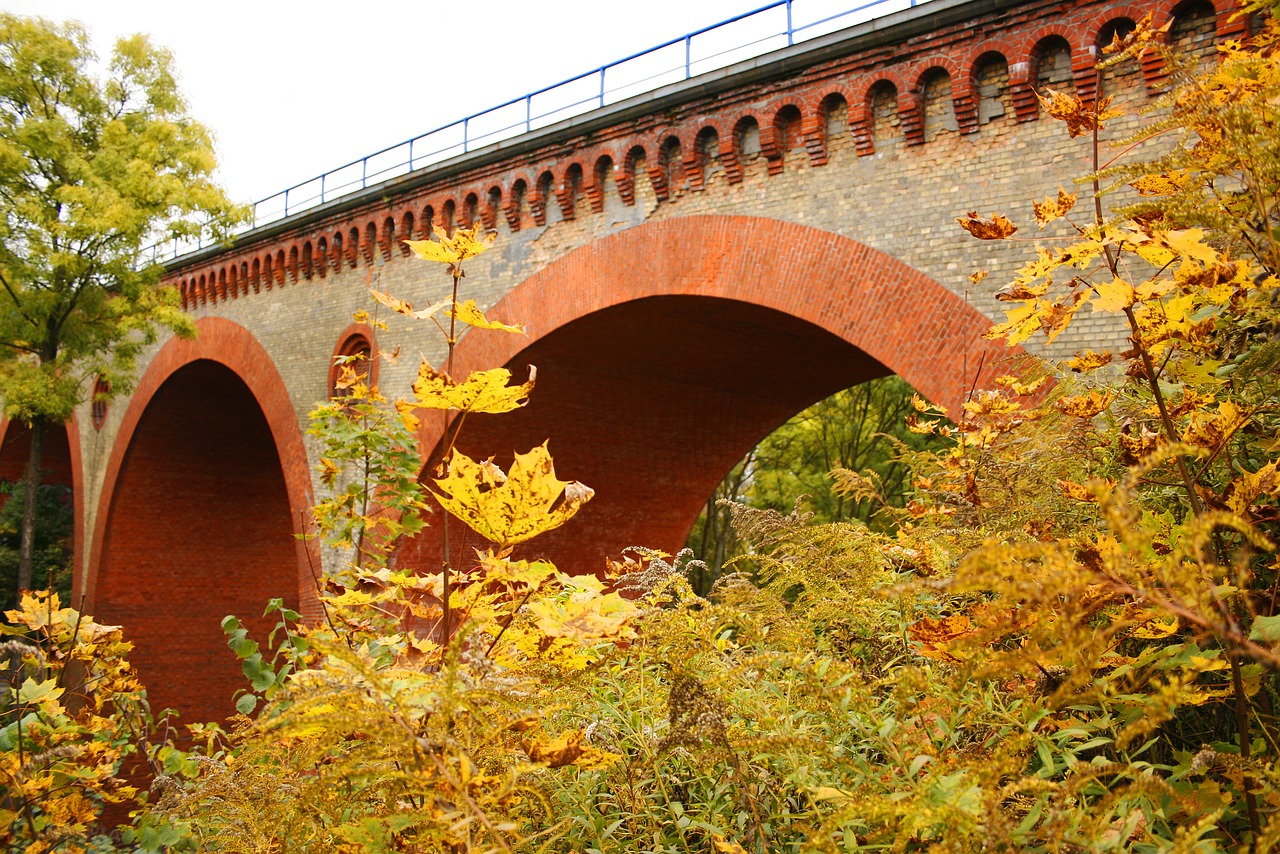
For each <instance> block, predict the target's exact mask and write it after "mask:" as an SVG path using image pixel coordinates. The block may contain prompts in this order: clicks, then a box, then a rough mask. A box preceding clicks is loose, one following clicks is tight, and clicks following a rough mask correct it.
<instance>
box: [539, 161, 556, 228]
mask: <svg viewBox="0 0 1280 854" xmlns="http://www.w3.org/2000/svg"><path fill="white" fill-rule="evenodd" d="M555 186H556V179H555V177H554V176H553V175H552V174H551V172H550V170H548V171H546V172H543V173H542V174H541V175H539V176H538V195H537V198H535V199H534V200H533V208H534V211H533V213H534V216H535V217H538V218H539V220H540V221H539V223H538V224H539V225H550V224H551V223H553V222H559V221H560V219H561V217H560V206H559V205H557V204H555Z"/></svg>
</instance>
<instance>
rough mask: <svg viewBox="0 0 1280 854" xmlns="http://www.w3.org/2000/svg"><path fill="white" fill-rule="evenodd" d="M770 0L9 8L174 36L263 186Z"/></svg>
mask: <svg viewBox="0 0 1280 854" xmlns="http://www.w3.org/2000/svg"><path fill="white" fill-rule="evenodd" d="M765 3H766V0H693V2H690V0H642V2H638V3H636V2H627V3H623V2H619V0H526V2H514V0H490V2H487V3H485V2H458V3H452V4H446V3H442V2H430V0H415V2H404V0H345V2H333V0H330V2H296V0H256V2H249V1H248V0H218V2H212V3H196V2H193V0H0V9H3V10H5V11H8V12H14V13H17V14H22V15H39V16H41V17H45V18H49V19H53V20H66V19H72V18H74V19H77V20H79V21H81V22H82V23H84V24H85V25H86V26H87V27H88V29H89V32H90V35H91V37H92V43H93V46H94V49H95V50H96V51H97V52H98V54H99V56H100V57H102V58H103V59H106V58H107V57H108V56H109V54H110V51H111V47H112V45H114V43H115V40H116V38H117V37H119V36H121V35H128V34H132V33H135V32H144V33H148V34H149V35H150V36H151V37H152V40H153V42H155V43H156V44H159V45H162V46H164V47H167V48H169V49H170V50H172V51H173V53H174V57H175V62H176V66H177V69H178V71H179V74H180V80H181V85H182V89H183V91H184V93H185V94H186V96H187V100H188V102H189V105H190V109H191V114H192V115H193V116H194V117H195V118H196V119H197V120H199V121H201V122H203V123H204V124H205V125H206V126H207V127H209V128H210V129H211V130H212V131H213V132H214V135H215V138H216V140H217V149H218V157H219V162H220V164H221V165H220V169H219V175H220V178H221V181H222V183H223V185H224V186H225V187H226V188H227V190H228V191H229V192H230V194H231V196H232V197H233V198H234V199H236V200H237V201H253V200H257V199H261V198H263V197H266V196H269V195H271V194H272V193H275V192H277V191H279V190H283V189H284V188H285V187H287V186H290V185H292V184H296V183H298V182H301V181H304V180H307V179H309V178H312V177H314V176H315V175H318V174H320V173H321V172H324V171H326V170H328V169H332V168H336V167H338V166H341V165H343V164H344V163H347V162H349V161H351V160H355V159H358V158H360V157H363V156H364V155H366V154H371V153H373V152H374V151H377V150H378V149H381V148H384V147H386V146H389V145H392V144H395V143H399V142H402V141H403V140H405V139H408V138H409V137H412V136H416V135H418V134H421V133H424V132H426V131H428V130H432V129H434V128H436V127H439V126H441V125H444V124H447V123H448V122H451V121H453V120H455V119H459V118H462V117H463V116H465V115H468V114H471V113H475V112H479V111H481V110H484V109H486V108H488V107H492V106H495V105H497V104H500V103H503V102H504V101H508V100H511V99H513V98H516V97H519V96H521V95H523V94H525V93H526V92H529V91H532V90H534V89H539V88H541V87H543V86H546V85H550V84H553V83H558V82H560V81H561V80H564V79H565V78H568V77H572V76H574V75H576V74H579V73H581V72H584V71H589V70H591V69H593V68H597V67H599V66H601V65H604V64H607V63H609V62H612V61H614V60H617V59H621V58H622V57H624V56H628V55H630V54H632V53H636V52H638V51H641V50H644V49H646V48H649V47H652V46H654V45H656V44H659V43H661V42H664V41H667V40H669V39H672V38H676V37H678V36H681V35H683V34H684V33H686V32H689V31H692V30H695V29H700V28H702V27H704V26H707V25H710V24H714V23H717V22H719V21H721V20H724V19H726V18H729V17H732V16H734V15H737V14H740V13H742V12H745V11H749V10H751V9H756V8H759V7H760V6H763V5H765ZM837 5H840V6H843V7H844V8H848V7H849V6H853V5H857V4H856V3H853V2H844V3H839V4H837Z"/></svg>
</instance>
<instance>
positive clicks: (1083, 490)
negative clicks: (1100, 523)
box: [1058, 480, 1098, 502]
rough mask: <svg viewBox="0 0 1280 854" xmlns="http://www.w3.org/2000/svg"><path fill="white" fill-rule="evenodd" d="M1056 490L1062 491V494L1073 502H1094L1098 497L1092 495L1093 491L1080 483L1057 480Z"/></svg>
mask: <svg viewBox="0 0 1280 854" xmlns="http://www.w3.org/2000/svg"><path fill="white" fill-rule="evenodd" d="M1058 489H1061V490H1062V494H1063V495H1065V496H1067V497H1068V498H1071V499H1074V500H1075V501H1087V502H1096V501H1097V500H1098V496H1096V495H1094V494H1093V490H1092V489H1090V488H1089V487H1087V486H1085V485H1084V484H1082V483H1073V482H1072V481H1069V480H1059V481H1058Z"/></svg>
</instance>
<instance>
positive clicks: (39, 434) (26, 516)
mask: <svg viewBox="0 0 1280 854" xmlns="http://www.w3.org/2000/svg"><path fill="white" fill-rule="evenodd" d="M45 426H46V423H45V419H44V416H40V415H38V416H36V417H35V418H33V419H32V420H31V453H30V454H28V455H27V470H26V472H25V473H24V474H23V476H22V482H23V487H22V489H23V492H22V545H21V550H20V551H19V553H18V590H17V593H15V594H14V606H15V607H16V606H17V604H18V603H19V602H21V600H22V591H23V590H30V589H31V576H32V567H33V564H34V563H35V549H36V499H37V498H38V497H39V495H40V481H41V475H42V474H43V471H42V469H41V466H42V465H43V463H44V433H45Z"/></svg>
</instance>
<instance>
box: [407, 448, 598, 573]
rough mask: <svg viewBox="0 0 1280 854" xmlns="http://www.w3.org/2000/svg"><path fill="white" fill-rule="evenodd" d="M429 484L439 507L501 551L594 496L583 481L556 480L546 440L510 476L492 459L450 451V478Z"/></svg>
mask: <svg viewBox="0 0 1280 854" xmlns="http://www.w3.org/2000/svg"><path fill="white" fill-rule="evenodd" d="M430 485H431V487H432V490H433V492H434V493H435V496H436V499H437V500H438V501H439V502H440V506H442V507H443V508H444V509H445V510H447V511H448V512H450V513H452V514H453V515H454V516H456V517H458V518H459V519H461V520H462V521H463V522H465V523H466V524H467V525H468V526H469V527H471V529H472V530H474V531H475V532H476V533H477V534H479V535H480V536H482V537H484V538H485V539H486V540H489V541H490V542H494V543H498V544H499V545H500V546H502V547H504V548H505V547H506V546H512V545H515V544H516V543H522V542H524V541H525V540H528V539H530V538H532V537H536V536H537V535H538V534H541V533H543V532H544V531H550V530H551V529H553V528H558V527H559V526H561V525H563V524H564V523H565V522H568V521H569V520H570V519H571V518H573V516H574V514H575V513H577V512H578V509H579V508H580V507H581V506H582V505H583V504H585V503H587V501H589V500H590V499H591V497H592V496H593V495H594V494H595V492H594V491H593V490H592V489H590V488H589V487H586V486H583V485H582V484H581V483H578V482H576V481H574V482H569V481H563V480H558V479H557V478H556V476H555V466H554V464H553V463H552V460H551V454H550V453H549V452H548V451H547V445H546V443H545V442H544V443H543V444H541V445H539V446H538V447H536V448H534V449H533V450H531V451H529V452H528V453H526V454H516V455H515V462H513V463H512V464H511V471H510V473H509V474H504V473H503V472H502V470H501V469H500V468H498V467H497V466H495V465H494V464H493V463H492V461H485V462H477V461H476V460H473V459H471V458H470V457H468V456H467V455H466V454H463V453H460V452H458V451H454V452H453V454H452V456H451V457H450V458H449V461H448V474H447V475H446V476H445V477H443V478H438V479H435V480H432V481H430Z"/></svg>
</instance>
